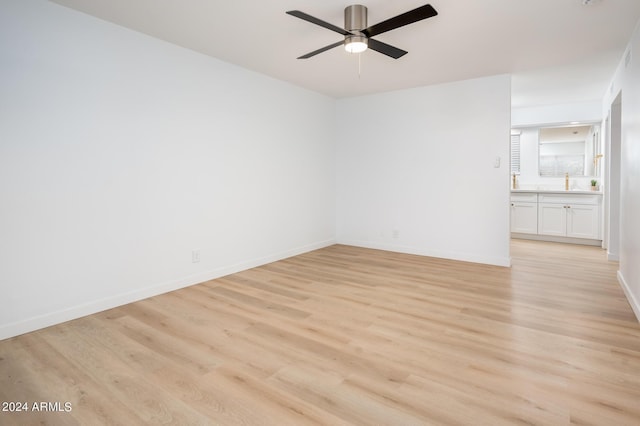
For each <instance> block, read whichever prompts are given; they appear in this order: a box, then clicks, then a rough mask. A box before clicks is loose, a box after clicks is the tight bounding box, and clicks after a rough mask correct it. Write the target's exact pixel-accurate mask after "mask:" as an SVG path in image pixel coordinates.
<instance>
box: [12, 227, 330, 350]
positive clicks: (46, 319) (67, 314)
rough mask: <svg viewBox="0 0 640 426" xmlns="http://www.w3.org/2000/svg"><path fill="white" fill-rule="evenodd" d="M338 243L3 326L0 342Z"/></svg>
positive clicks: (297, 250) (320, 244)
mask: <svg viewBox="0 0 640 426" xmlns="http://www.w3.org/2000/svg"><path fill="white" fill-rule="evenodd" d="M335 243H336V241H335V240H334V239H329V240H325V241H320V242H317V243H313V244H308V245H305V246H302V247H298V248H295V249H291V250H286V251H284V252H280V253H275V254H272V255H269V256H264V257H260V258H256V259H252V260H247V261H244V262H240V263H236V264H234V265H228V266H224V267H221V268H217V269H214V270H211V271H206V272H202V273H198V274H194V275H189V276H187V277H184V278H181V279H178V280H172V281H167V282H162V283H157V284H154V285H151V286H149V287H146V288H143V289H140V290H136V291H132V292H128V293H122V294H118V295H116V296H110V297H105V298H103V299H100V300H96V301H92V302H89V303H84V304H82V305H78V306H74V307H72V308H68V309H63V310H60V311H56V312H51V313H47V314H45V315H39V316H35V317H31V318H28V319H25V320H21V321H16V322H13V323H9V324H3V325H0V340H3V339H8V338H10V337H14V336H18V335H20V334H25V333H29V332H31V331H35V330H39V329H41V328H45V327H49V326H52V325H56V324H60V323H63V322H66V321H71V320H74V319H77V318H81V317H84V316H87V315H91V314H95V313H98V312H102V311H105V310H107V309H112V308H115V307H118V306H122V305H126V304H128V303H133V302H137V301H139V300H142V299H147V298H149V297H153V296H157V295H160V294H164V293H168V292H170V291H174V290H178V289H181V288H184V287H189V286H192V285H195V284H200V283H203V282H205V281H209V280H213V279H216V278H220V277H223V276H225V275H230V274H234V273H236V272H240V271H244V270H247V269H251V268H255V267H257V266H261V265H266V264H267V263H272V262H276V261H278V260H282V259H286V258H288V257H292V256H297V255H299V254H303V253H307V252H310V251H312V250H317V249H321V248H324V247H328V246H331V245H334V244H335Z"/></svg>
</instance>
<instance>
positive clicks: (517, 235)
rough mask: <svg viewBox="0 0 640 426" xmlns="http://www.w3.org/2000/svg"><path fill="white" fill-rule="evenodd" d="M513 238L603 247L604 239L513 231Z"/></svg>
mask: <svg viewBox="0 0 640 426" xmlns="http://www.w3.org/2000/svg"><path fill="white" fill-rule="evenodd" d="M511 238H518V239H521V240H534V241H550V242H552V243H566V244H579V245H583V246H596V247H602V240H591V239H588V238H572V237H556V236H553V235H539V234H523V233H520V232H512V233H511Z"/></svg>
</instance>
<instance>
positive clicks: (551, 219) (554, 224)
mask: <svg viewBox="0 0 640 426" xmlns="http://www.w3.org/2000/svg"><path fill="white" fill-rule="evenodd" d="M538 233H539V234H542V235H556V236H559V237H566V236H567V206H566V205H562V204H552V203H540V204H538Z"/></svg>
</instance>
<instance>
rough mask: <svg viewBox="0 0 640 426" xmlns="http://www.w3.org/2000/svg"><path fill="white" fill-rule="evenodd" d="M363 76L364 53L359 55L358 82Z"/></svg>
mask: <svg viewBox="0 0 640 426" xmlns="http://www.w3.org/2000/svg"><path fill="white" fill-rule="evenodd" d="M361 75H362V53H358V80H360V76H361Z"/></svg>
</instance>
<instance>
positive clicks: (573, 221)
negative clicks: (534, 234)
mask: <svg viewBox="0 0 640 426" xmlns="http://www.w3.org/2000/svg"><path fill="white" fill-rule="evenodd" d="M600 205H601V196H600V195H577V194H538V234H540V235H552V236H559V237H571V238H588V239H593V240H597V239H600Z"/></svg>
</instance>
